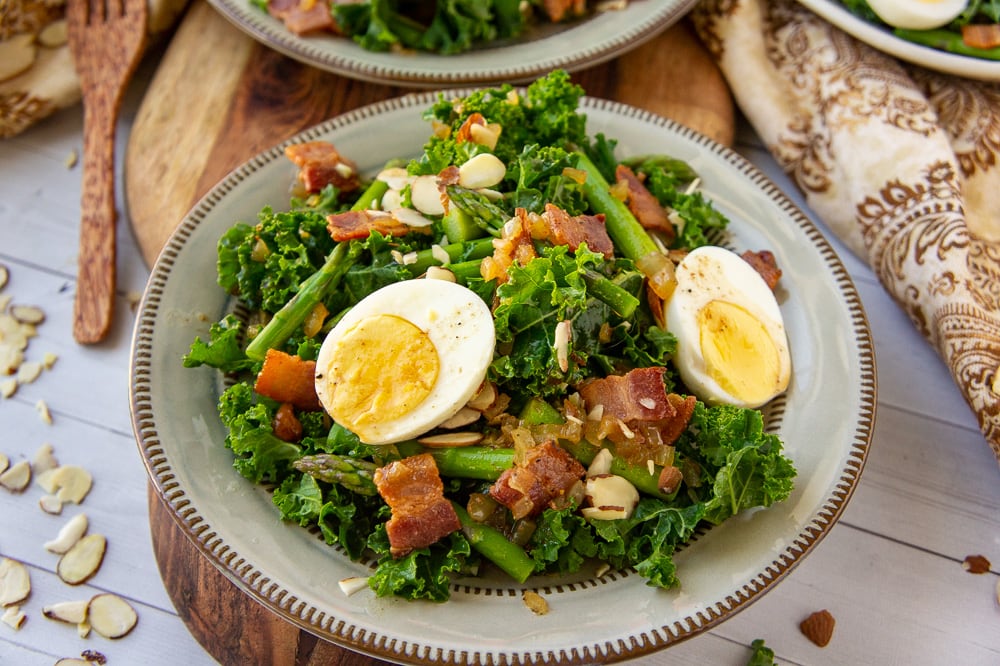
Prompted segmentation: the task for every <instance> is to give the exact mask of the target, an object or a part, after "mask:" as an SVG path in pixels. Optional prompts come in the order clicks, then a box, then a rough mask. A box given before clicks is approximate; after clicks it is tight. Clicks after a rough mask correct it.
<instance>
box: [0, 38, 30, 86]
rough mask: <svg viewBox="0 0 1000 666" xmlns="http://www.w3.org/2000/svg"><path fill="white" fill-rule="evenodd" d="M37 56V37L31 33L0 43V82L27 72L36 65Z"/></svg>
mask: <svg viewBox="0 0 1000 666" xmlns="http://www.w3.org/2000/svg"><path fill="white" fill-rule="evenodd" d="M37 54H38V47H37V46H35V36H34V35H33V34H31V33H21V34H20V35H14V36H13V37H11V38H9V39H4V40H3V41H0V81H6V80H7V79H12V78H14V77H15V76H17V75H18V74H22V73H24V72H25V71H27V70H28V68H29V67H31V65H33V64H34V62H35V57H36V55H37Z"/></svg>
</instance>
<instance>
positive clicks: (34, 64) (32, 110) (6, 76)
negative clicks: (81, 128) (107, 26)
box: [0, 0, 188, 139]
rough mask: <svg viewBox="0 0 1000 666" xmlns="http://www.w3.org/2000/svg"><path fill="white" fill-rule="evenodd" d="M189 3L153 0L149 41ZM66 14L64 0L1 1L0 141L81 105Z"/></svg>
mask: <svg viewBox="0 0 1000 666" xmlns="http://www.w3.org/2000/svg"><path fill="white" fill-rule="evenodd" d="M187 1H188V0H149V20H148V22H147V29H148V31H149V34H150V36H151V37H152V38H153V40H151V41H155V38H156V37H158V36H160V35H163V34H165V33H166V32H167V30H168V29H169V28H170V27H172V26H173V24H174V23H175V22H176V20H177V18H178V17H179V16H180V13H181V11H182V10H183V9H184V6H185V5H186V4H187ZM65 15H66V0H0V139H2V138H6V137H10V136H14V135H15V134H19V133H20V132H23V131H24V130H25V129H27V128H28V127H31V126H32V125H34V124H35V123H36V122H38V121H39V120H41V119H42V118H45V117H47V116H50V115H52V114H53V113H55V112H56V111H58V110H59V109H63V108H66V107H68V106H73V105H74V104H76V103H77V102H79V101H80V82H79V80H78V79H77V77H76V69H75V68H74V66H73V56H72V55H70V52H69V46H68V45H67V44H66V21H65Z"/></svg>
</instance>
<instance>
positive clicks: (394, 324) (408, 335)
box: [328, 314, 440, 439]
mask: <svg viewBox="0 0 1000 666" xmlns="http://www.w3.org/2000/svg"><path fill="white" fill-rule="evenodd" d="M333 358H334V360H333V363H331V367H330V370H329V374H328V380H329V381H330V383H331V386H332V388H333V391H332V392H333V397H332V404H330V405H329V406H328V409H329V411H330V416H332V417H333V419H334V420H335V421H337V422H338V423H340V424H341V425H342V426H344V427H345V428H347V429H348V430H351V431H353V432H355V433H357V434H358V435H359V436H360V437H362V439H364V433H365V432H366V431H367V429H368V427H369V426H372V425H377V424H379V423H385V422H388V421H392V420H394V419H397V418H399V417H401V416H403V415H405V414H408V413H409V412H411V411H412V410H413V409H414V408H416V407H417V405H419V404H420V403H421V402H423V400H424V399H425V398H426V397H427V395H428V394H429V393H430V392H431V389H432V388H433V387H434V384H435V382H436V381H437V377H438V371H439V368H440V362H439V360H438V354H437V350H436V349H435V347H434V343H432V342H431V340H430V338H428V337H427V334H426V333H424V331H422V330H420V328H418V327H417V326H415V325H414V324H412V323H411V322H409V321H407V320H406V319H403V318H402V317H398V316H396V315H387V314H382V315H375V316H372V317H366V318H364V319H362V320H361V321H359V322H358V323H357V324H356V325H355V326H354V327H353V328H351V329H350V330H349V331H348V332H346V333H345V334H344V336H343V337H342V338H341V339H340V340H339V341H338V343H337V347H336V350H335V351H334V354H333Z"/></svg>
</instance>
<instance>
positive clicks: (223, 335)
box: [183, 314, 256, 372]
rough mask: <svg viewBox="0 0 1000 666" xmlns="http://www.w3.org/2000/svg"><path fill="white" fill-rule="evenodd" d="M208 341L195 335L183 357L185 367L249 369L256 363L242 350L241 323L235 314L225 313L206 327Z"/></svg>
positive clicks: (242, 335)
mask: <svg viewBox="0 0 1000 666" xmlns="http://www.w3.org/2000/svg"><path fill="white" fill-rule="evenodd" d="M208 338H209V339H208V342H205V341H203V340H202V339H201V337H196V338H195V339H194V342H192V343H191V350H190V352H188V353H187V354H186V355H185V356H184V359H183V363H184V367H185V368H197V367H198V366H201V365H207V366H210V367H213V368H218V369H219V370H221V371H223V372H240V371H242V370H250V369H252V368H253V367H254V365H255V364H256V362H255V361H253V360H252V359H249V358H247V356H246V354H245V353H244V352H243V338H244V330H243V324H242V323H241V322H240V320H239V319H238V318H237V317H236V316H235V315H231V314H230V315H226V316H225V317H224V318H223V319H222V320H221V321H219V322H217V323H215V324H212V325H211V326H210V327H209V329H208Z"/></svg>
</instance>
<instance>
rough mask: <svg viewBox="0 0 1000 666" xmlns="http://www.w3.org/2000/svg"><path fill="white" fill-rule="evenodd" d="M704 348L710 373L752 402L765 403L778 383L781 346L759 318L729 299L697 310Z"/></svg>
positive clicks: (719, 382) (718, 381)
mask: <svg viewBox="0 0 1000 666" xmlns="http://www.w3.org/2000/svg"><path fill="white" fill-rule="evenodd" d="M698 331H699V334H700V338H701V352H702V356H703V358H704V359H705V365H706V369H707V371H708V375H709V376H710V377H711V378H712V379H714V380H715V381H716V383H718V385H719V386H720V387H721V388H722V389H723V390H724V391H726V393H729V394H730V395H732V396H734V397H736V398H738V399H739V400H741V401H744V402H746V403H749V404H755V403H763V402H765V401H766V400H768V399H769V398H770V397H771V396H772V395H773V394H774V390H775V387H776V386H777V385H778V381H779V377H778V374H779V372H778V366H779V360H778V349H777V347H776V346H775V344H774V340H773V339H772V338H771V336H770V335H769V334H768V332H767V329H766V328H765V327H764V325H763V324H762V323H761V322H760V320H759V319H757V318H756V317H754V316H753V315H752V314H750V313H749V312H747V311H746V310H745V309H743V308H741V307H740V306H738V305H735V304H733V303H728V302H726V301H711V302H709V303H708V304H707V305H705V307H703V308H702V309H701V310H700V311H699V312H698Z"/></svg>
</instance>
